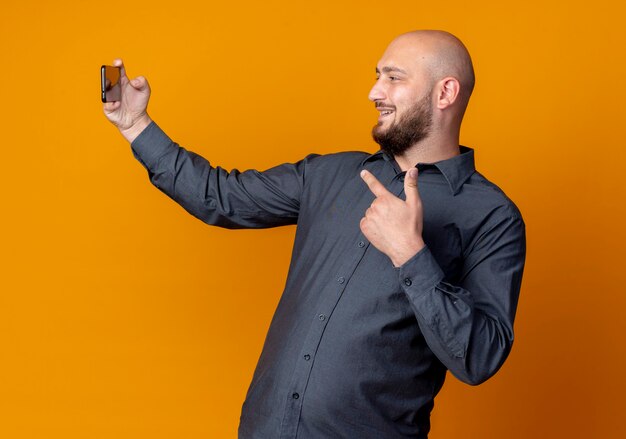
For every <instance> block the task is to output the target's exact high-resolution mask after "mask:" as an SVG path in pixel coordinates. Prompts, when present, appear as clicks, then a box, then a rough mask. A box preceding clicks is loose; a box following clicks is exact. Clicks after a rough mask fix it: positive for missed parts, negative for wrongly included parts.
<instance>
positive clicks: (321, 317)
mask: <svg viewBox="0 0 626 439" xmlns="http://www.w3.org/2000/svg"><path fill="white" fill-rule="evenodd" d="M318 318H319V319H320V320H326V316H325V315H324V314H320V315H319V316H318Z"/></svg>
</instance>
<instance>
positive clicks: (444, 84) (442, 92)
mask: <svg viewBox="0 0 626 439" xmlns="http://www.w3.org/2000/svg"><path fill="white" fill-rule="evenodd" d="M460 89H461V85H460V84H459V80H458V79H456V78H454V77H452V76H448V77H446V78H443V79H442V80H441V81H439V96H437V108H439V109H440V110H443V109H444V108H447V107H449V106H451V105H452V104H454V103H455V102H456V100H457V99H458V98H459V91H460Z"/></svg>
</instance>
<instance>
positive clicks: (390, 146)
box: [372, 94, 433, 157]
mask: <svg viewBox="0 0 626 439" xmlns="http://www.w3.org/2000/svg"><path fill="white" fill-rule="evenodd" d="M432 121H433V111H432V104H431V101H430V95H429V94H427V95H426V96H424V98H422V99H421V100H419V101H418V102H416V103H415V105H413V106H412V107H411V108H409V110H408V111H407V112H406V113H405V114H404V115H403V116H402V117H400V119H398V121H397V122H395V123H393V124H392V125H391V126H390V127H389V128H387V129H386V130H382V127H381V123H380V122H379V123H378V124H376V125H375V126H374V128H372V137H373V138H374V141H375V142H376V143H378V144H379V145H380V148H381V149H382V150H383V151H384V152H386V153H387V154H389V155H391V156H392V157H393V156H397V155H400V154H402V153H403V152H405V151H406V150H407V149H409V148H410V147H411V146H413V145H415V144H416V143H418V142H420V141H422V140H424V139H425V138H426V137H428V135H429V134H430V128H431V125H432Z"/></svg>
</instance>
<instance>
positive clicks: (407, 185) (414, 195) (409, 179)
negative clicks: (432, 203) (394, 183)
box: [404, 168, 420, 204]
mask: <svg viewBox="0 0 626 439" xmlns="http://www.w3.org/2000/svg"><path fill="white" fill-rule="evenodd" d="M404 195H406V202H407V203H410V204H415V203H417V202H418V201H419V199H420V195H419V191H418V190H417V168H411V169H409V170H408V171H407V172H406V175H405V176H404Z"/></svg>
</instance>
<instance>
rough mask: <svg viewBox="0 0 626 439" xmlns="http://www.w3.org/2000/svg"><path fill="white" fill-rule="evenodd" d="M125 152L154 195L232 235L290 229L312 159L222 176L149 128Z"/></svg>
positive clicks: (223, 172)
mask: <svg viewBox="0 0 626 439" xmlns="http://www.w3.org/2000/svg"><path fill="white" fill-rule="evenodd" d="M131 149H132V152H133V155H134V156H135V158H136V159H137V160H139V162H140V163H141V164H142V165H143V166H144V167H145V168H146V169H147V171H148V176H149V177H150V181H151V182H152V184H153V185H154V186H156V187H157V188H158V189H159V190H161V191H162V192H163V193H165V194H166V195H167V196H169V197H170V198H172V199H173V200H174V201H176V202H177V203H178V204H180V205H181V206H182V207H183V208H184V209H185V210H187V211H188V212H189V213H191V214H192V215H194V216H195V217H196V218H198V219H200V220H202V221H204V222H205V223H207V224H211V225H216V226H220V227H225V228H232V229H235V228H265V227H275V226H281V225H287V224H295V223H296V222H297V219H298V212H299V210H300V198H301V194H302V189H303V187H304V177H305V169H306V167H307V163H308V162H309V160H310V159H311V158H312V157H314V156H315V154H311V155H309V156H307V157H306V158H305V159H303V160H301V161H299V162H298V163H295V164H291V163H288V164H283V165H279V166H276V167H274V168H271V169H268V170H266V171H263V172H260V171H257V170H254V169H251V170H247V171H243V172H240V171H238V170H237V169H233V170H232V171H226V170H224V169H222V168H220V167H219V166H218V167H213V166H211V164H210V163H209V161H207V160H206V159H204V158H203V157H201V156H199V155H197V154H195V153H193V152H191V151H187V150H186V149H185V148H182V147H181V146H179V145H177V144H176V143H174V142H173V141H172V140H171V139H170V138H169V137H168V136H167V135H166V134H165V133H164V132H163V131H162V130H161V128H159V126H158V125H157V124H156V123H155V122H151V124H150V125H148V127H146V128H145V129H144V130H143V131H142V132H141V134H139V136H137V138H136V139H135V140H134V141H133V142H132V144H131Z"/></svg>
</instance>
